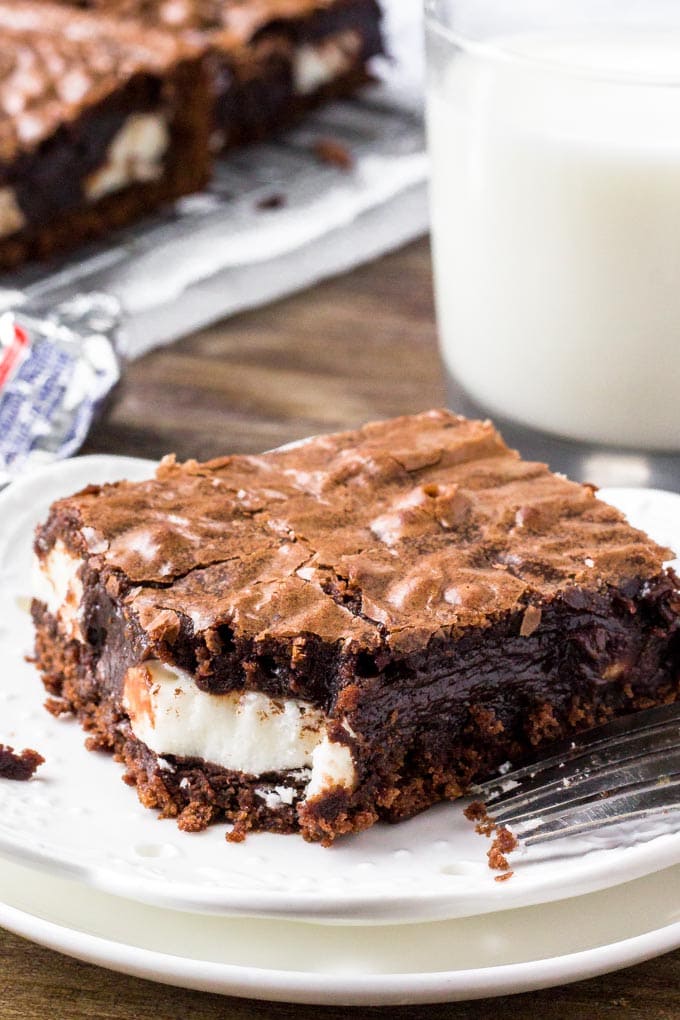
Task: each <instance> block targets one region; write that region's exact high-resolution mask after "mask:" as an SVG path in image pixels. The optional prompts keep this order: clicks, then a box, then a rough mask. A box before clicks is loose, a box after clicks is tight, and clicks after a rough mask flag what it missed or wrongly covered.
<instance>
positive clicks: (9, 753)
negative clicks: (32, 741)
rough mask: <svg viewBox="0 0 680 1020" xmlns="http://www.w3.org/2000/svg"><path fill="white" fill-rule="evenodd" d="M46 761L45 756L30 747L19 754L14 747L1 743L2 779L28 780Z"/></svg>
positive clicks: (0, 773) (0, 766)
mask: <svg viewBox="0 0 680 1020" xmlns="http://www.w3.org/2000/svg"><path fill="white" fill-rule="evenodd" d="M44 762H45V759H44V758H43V756H42V755H41V754H38V752H37V751H33V750H31V748H30V747H29V748H26V750H24V751H22V752H21V754H17V753H16V752H15V750H14V748H13V747H8V746H7V745H6V744H0V779H15V780H17V781H18V782H26V780H28V779H30V778H31V776H33V774H34V773H35V771H36V769H37V768H38V767H39V766H40V765H43V764H44Z"/></svg>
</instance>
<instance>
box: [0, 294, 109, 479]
mask: <svg viewBox="0 0 680 1020" xmlns="http://www.w3.org/2000/svg"><path fill="white" fill-rule="evenodd" d="M120 334H121V309H120V304H119V302H118V301H117V300H116V298H114V297H112V296H111V295H108V294H81V295H77V296H75V297H73V298H70V299H67V300H65V301H63V302H61V303H59V304H57V305H54V306H53V307H50V308H49V309H47V308H41V307H40V306H37V305H30V304H23V305H21V306H20V307H19V308H10V309H6V310H5V311H4V312H2V314H0V485H4V484H7V483H8V482H10V481H12V480H13V479H14V478H17V477H18V476H19V475H21V474H24V473H25V472H27V471H30V470H31V469H33V468H35V467H37V466H38V465H42V464H45V463H47V462H49V461H50V460H55V459H57V458H61V457H68V456H70V455H71V454H73V453H75V452H76V451H77V450H78V449H79V447H80V446H81V445H82V443H83V441H84V440H85V437H86V436H87V433H88V431H89V428H90V425H91V424H92V422H93V420H94V418H95V416H96V415H97V413H98V411H99V410H100V409H101V407H102V405H103V402H104V400H105V398H106V396H107V395H108V394H109V393H110V392H111V390H112V389H113V387H114V386H115V384H116V383H117V381H118V379H119V378H120V372H121V358H120V355H119V350H118V348H119V340H120Z"/></svg>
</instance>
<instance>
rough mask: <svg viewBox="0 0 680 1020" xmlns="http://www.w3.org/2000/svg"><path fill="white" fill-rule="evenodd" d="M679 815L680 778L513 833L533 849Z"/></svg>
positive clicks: (641, 788) (540, 821) (571, 811)
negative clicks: (638, 821) (614, 827)
mask: <svg viewBox="0 0 680 1020" xmlns="http://www.w3.org/2000/svg"><path fill="white" fill-rule="evenodd" d="M677 813H680V777H675V778H674V779H672V780H670V781H669V782H667V783H663V784H661V785H659V784H658V781H657V783H656V784H652V783H646V784H641V785H640V787H639V788H638V789H636V790H632V789H630V788H629V789H628V790H625V791H622V792H621V793H620V794H618V793H617V794H612V795H611V796H610V797H608V798H606V799H600V800H596V801H594V802H592V803H590V804H588V805H587V806H583V805H580V806H577V807H574V808H571V809H569V810H568V811H567V812H566V813H564V814H562V815H558V816H556V817H553V818H549V819H546V820H545V821H543V820H542V819H540V818H537V819H536V822H535V824H534V825H527V824H524V825H522V824H521V823H520V824H519V825H518V826H517V830H516V831H515V829H513V830H512V831H513V832H514V834H515V835H516V836H518V837H519V838H520V839H521V841H522V844H523V845H524V846H526V847H531V846H537V845H539V844H541V843H547V842H550V841H552V840H555V839H562V838H564V837H566V836H578V835H583V834H584V833H587V832H592V831H594V830H595V829H603V828H605V827H607V826H610V825H616V824H620V823H621V822H626V821H630V820H632V819H635V818H637V819H642V818H650V817H654V816H658V815H669V816H674V815H675V814H677Z"/></svg>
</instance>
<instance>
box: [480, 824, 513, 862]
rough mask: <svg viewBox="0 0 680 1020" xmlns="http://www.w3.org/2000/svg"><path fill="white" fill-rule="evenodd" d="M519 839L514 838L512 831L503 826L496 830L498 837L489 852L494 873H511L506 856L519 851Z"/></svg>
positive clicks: (488, 855)
mask: <svg viewBox="0 0 680 1020" xmlns="http://www.w3.org/2000/svg"><path fill="white" fill-rule="evenodd" d="M517 845H518V843H517V837H516V836H513V834H512V833H511V832H510V829H506V828H505V826H501V827H500V828H499V829H497V830H496V837H495V839H494V841H493V843H492V844H491V847H490V849H489V850H488V852H487V855H486V856H487V857H488V858H489V867H490V868H492V869H493V870H494V871H509V870H510V865H509V864H508V858H507V857H506V856H505V855H506V854H509V853H512V851H513V850H516V849H517Z"/></svg>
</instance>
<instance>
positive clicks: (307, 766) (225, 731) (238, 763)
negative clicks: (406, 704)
mask: <svg viewBox="0 0 680 1020" xmlns="http://www.w3.org/2000/svg"><path fill="white" fill-rule="evenodd" d="M123 704H124V707H125V709H126V711H127V713H128V715H129V717H130V725H131V728H132V732H133V733H134V735H135V736H136V737H137V739H138V740H141V741H142V742H143V743H144V744H146V745H147V747H149V748H150V749H151V750H152V751H154V752H155V753H156V754H157V755H159V756H167V755H175V756H177V757H181V758H201V759H202V760H204V761H207V762H210V763H211V764H213V765H219V766H221V767H222V768H225V769H230V770H233V771H235V772H243V773H246V774H247V775H251V776H259V775H262V774H263V773H267V772H290V771H295V770H301V769H304V770H306V771H305V773H298V776H297V778H301V777H302V775H304V777H305V778H306V777H307V776H308V777H309V782H308V785H307V788H306V792H305V797H306V798H310V797H315V796H318V795H319V794H321V793H323V792H324V791H325V790H328V789H332V788H333V787H335V786H343V787H346V788H348V789H352V788H353V787H354V785H355V782H356V771H355V767H354V761H353V759H352V755H351V752H350V750H349V748H348V747H346V746H345V745H344V744H339V743H336V742H334V741H332V740H330V739H329V737H328V733H327V727H328V719H327V717H326V715H325V714H324V713H323V712H321V711H320V710H319V709H317V708H315V707H314V706H313V705H311V704H310V703H309V702H306V701H300V700H297V699H294V698H281V699H272V698H270V697H268V696H267V695H266V694H261V693H259V692H257V691H245V692H230V693H228V694H208V693H206V692H205V691H202V690H200V688H199V687H197V686H196V683H195V682H194V680H193V679H192V677H191V676H190V675H189V674H188V673H185V672H183V671H182V670H180V669H177V668H176V667H170V666H168V665H166V664H165V663H162V662H159V661H156V660H153V661H150V662H147V663H144V665H143V666H138V667H134V668H133V669H130V670H128V673H127V675H126V678H125V687H124V697H123ZM348 732H349V731H348ZM257 793H258V795H259V796H260V797H261V798H262V799H263V800H264V801H265V803H266V804H267V806H268V807H270V808H276V807H281V806H283V805H284V804H291V803H292V802H293V800H294V799H295V794H294V790H293V788H292V787H286V786H285V784H281V785H276V786H272V787H268V786H267V787H264V786H263V787H262V788H261V789H260V790H258V791H257Z"/></svg>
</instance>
